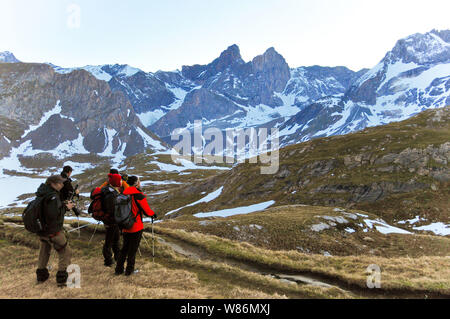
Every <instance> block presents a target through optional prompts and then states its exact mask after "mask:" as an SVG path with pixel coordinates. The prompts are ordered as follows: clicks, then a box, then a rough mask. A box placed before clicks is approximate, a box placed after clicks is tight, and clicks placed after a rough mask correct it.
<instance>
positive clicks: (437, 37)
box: [383, 30, 450, 64]
mask: <svg viewBox="0 0 450 319" xmlns="http://www.w3.org/2000/svg"><path fill="white" fill-rule="evenodd" d="M383 61H384V62H388V63H389V64H394V63H396V62H398V61H402V62H403V63H411V62H413V63H416V64H428V63H446V62H448V61H450V30H443V31H437V30H433V31H431V32H428V33H425V34H421V33H416V34H413V35H410V36H408V37H406V38H404V39H401V40H399V41H398V42H397V44H396V45H395V47H394V48H393V49H392V51H390V52H388V54H387V55H386V57H385V58H384V60H383Z"/></svg>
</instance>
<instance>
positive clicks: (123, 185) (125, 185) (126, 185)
mask: <svg viewBox="0 0 450 319" xmlns="http://www.w3.org/2000/svg"><path fill="white" fill-rule="evenodd" d="M122 187H123V190H126V189H127V188H128V187H130V185H128V184H127V182H125V181H122Z"/></svg>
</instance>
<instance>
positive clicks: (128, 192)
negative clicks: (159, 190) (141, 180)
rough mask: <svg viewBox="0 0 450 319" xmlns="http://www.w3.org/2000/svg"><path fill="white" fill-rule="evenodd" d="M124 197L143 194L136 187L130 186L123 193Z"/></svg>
mask: <svg viewBox="0 0 450 319" xmlns="http://www.w3.org/2000/svg"><path fill="white" fill-rule="evenodd" d="M123 194H124V195H134V194H142V192H141V191H140V190H139V189H138V188H137V187H136V186H130V187H128V188H127V189H126V190H124V191H123Z"/></svg>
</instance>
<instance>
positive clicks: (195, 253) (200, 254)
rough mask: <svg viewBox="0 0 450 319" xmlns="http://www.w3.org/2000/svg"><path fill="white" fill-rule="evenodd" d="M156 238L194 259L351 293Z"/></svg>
mask: <svg viewBox="0 0 450 319" xmlns="http://www.w3.org/2000/svg"><path fill="white" fill-rule="evenodd" d="M157 240H158V242H159V243H160V244H163V245H167V246H169V247H170V248H172V249H173V250H174V251H175V252H176V253H178V254H180V255H183V256H185V257H187V258H192V259H195V260H210V261H214V262H221V263H224V264H227V265H230V266H233V267H238V268H240V269H243V270H246V271H250V272H254V273H258V274H261V275H264V276H270V277H272V278H276V279H279V280H280V281H282V282H289V283H296V284H300V285H312V286H319V287H323V288H333V287H334V288H337V289H340V290H343V291H345V292H347V293H350V294H352V293H351V292H350V291H348V290H347V289H345V288H343V287H339V286H338V285H335V284H331V283H327V282H324V281H322V280H321V279H320V278H318V277H315V276H308V275H304V274H301V275H300V274H295V275H293V274H283V273H279V272H277V271H275V270H273V269H270V268H266V267H263V266H259V265H254V264H250V263H246V262H242V261H238V260H235V259H231V258H222V257H218V256H215V255H212V254H210V253H208V252H207V251H205V250H204V249H202V248H200V247H197V246H194V245H191V244H189V243H186V242H184V241H181V240H177V239H174V238H171V237H168V236H162V235H160V234H158V237H157Z"/></svg>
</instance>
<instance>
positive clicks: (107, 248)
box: [101, 173, 128, 267]
mask: <svg viewBox="0 0 450 319" xmlns="http://www.w3.org/2000/svg"><path fill="white" fill-rule="evenodd" d="M127 186H128V185H127ZM122 187H123V186H122V177H121V176H120V175H119V174H114V173H109V174H108V183H107V184H106V185H105V186H103V185H102V188H101V193H102V200H101V206H102V209H103V211H104V212H105V215H106V216H107V217H106V218H105V219H104V220H103V224H104V225H105V229H106V235H105V244H104V245H103V257H104V259H105V263H104V264H105V266H106V267H110V266H112V264H113V254H114V260H115V261H117V259H118V258H119V252H120V248H119V240H120V229H119V226H118V225H117V224H116V223H115V221H114V208H115V198H116V197H117V195H119V194H120V193H121V192H122V190H121V188H122ZM111 251H112V252H111Z"/></svg>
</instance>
